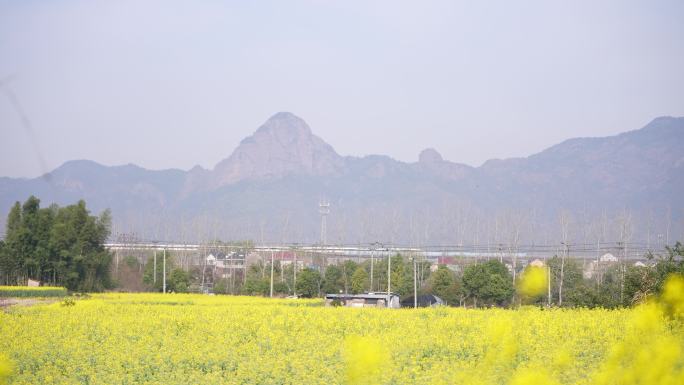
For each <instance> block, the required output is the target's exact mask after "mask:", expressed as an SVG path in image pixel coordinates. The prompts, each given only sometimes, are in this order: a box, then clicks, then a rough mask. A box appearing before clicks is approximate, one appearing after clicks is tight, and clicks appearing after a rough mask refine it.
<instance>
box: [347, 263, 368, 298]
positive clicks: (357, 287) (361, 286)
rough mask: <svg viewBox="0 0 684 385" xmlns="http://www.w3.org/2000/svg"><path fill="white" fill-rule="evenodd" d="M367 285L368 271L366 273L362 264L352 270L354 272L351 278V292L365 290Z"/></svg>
mask: <svg viewBox="0 0 684 385" xmlns="http://www.w3.org/2000/svg"><path fill="white" fill-rule="evenodd" d="M367 287H368V273H366V269H364V268H363V267H362V266H359V267H357V268H356V271H354V274H353V275H352V278H351V288H352V293H353V294H359V293H363V292H364V291H366V288H367Z"/></svg>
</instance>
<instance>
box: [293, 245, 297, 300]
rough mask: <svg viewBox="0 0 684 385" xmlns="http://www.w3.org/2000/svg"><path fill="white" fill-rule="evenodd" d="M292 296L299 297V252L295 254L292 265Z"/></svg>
mask: <svg viewBox="0 0 684 385" xmlns="http://www.w3.org/2000/svg"><path fill="white" fill-rule="evenodd" d="M292 281H293V283H292V294H294V296H295V297H296V296H297V250H295V252H294V263H293V264H292Z"/></svg>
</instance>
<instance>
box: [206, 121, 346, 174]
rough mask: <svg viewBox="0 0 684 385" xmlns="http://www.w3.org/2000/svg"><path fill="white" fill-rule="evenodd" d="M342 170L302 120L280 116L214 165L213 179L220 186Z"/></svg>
mask: <svg viewBox="0 0 684 385" xmlns="http://www.w3.org/2000/svg"><path fill="white" fill-rule="evenodd" d="M343 168H344V160H343V158H342V157H341V156H339V155H338V154H337V153H336V152H335V150H334V149H333V148H332V147H331V146H330V145H329V144H327V143H325V142H324V141H323V140H322V139H321V138H319V137H317V136H316V135H314V134H313V133H312V132H311V128H310V127H309V125H308V124H306V122H305V121H304V120H303V119H302V118H300V117H298V116H296V115H294V114H292V113H290V112H279V113H277V114H275V115H273V116H272V117H270V118H269V119H268V120H267V121H266V122H265V123H264V124H262V125H261V127H259V128H258V129H257V130H256V132H255V133H254V134H253V135H251V136H249V137H247V138H245V139H244V140H243V141H242V142H241V143H240V145H239V146H238V147H237V148H236V149H235V151H234V152H233V154H232V155H231V156H230V157H229V158H227V159H225V160H223V161H221V162H220V163H219V164H218V165H216V168H215V169H214V171H213V173H214V175H213V177H214V179H215V180H216V181H218V184H219V185H225V184H229V183H233V182H236V181H239V180H244V179H264V178H280V177H283V176H286V175H289V174H299V175H330V174H335V173H338V172H339V171H341V170H342V169H343Z"/></svg>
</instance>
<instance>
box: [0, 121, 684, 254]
mask: <svg viewBox="0 0 684 385" xmlns="http://www.w3.org/2000/svg"><path fill="white" fill-rule="evenodd" d="M454 140H458V138H454ZM683 149H684V118H672V117H661V118H657V119H655V120H653V121H652V122H651V123H649V124H648V125H647V126H645V127H643V128H641V129H639V130H635V131H629V132H625V133H623V134H620V135H616V136H611V137H604V138H576V139H570V140H567V141H565V142H562V143H560V144H558V145H555V146H553V147H551V148H549V149H547V150H544V151H542V152H540V153H538V154H534V155H531V156H529V157H527V158H513V159H505V160H498V159H497V160H490V161H487V162H485V163H484V164H483V165H482V166H480V167H471V166H468V165H464V164H459V163H454V162H451V161H449V160H446V159H444V158H443V156H442V155H440V154H439V153H438V152H437V151H435V150H433V149H426V150H424V151H422V152H421V153H420V154H419V155H418V160H417V161H416V162H414V163H405V162H400V161H397V160H394V159H392V158H389V157H387V156H382V155H370V156H365V157H350V156H342V155H340V154H338V153H337V152H336V151H335V149H334V148H333V147H332V146H331V145H329V144H327V143H326V142H325V141H324V140H323V139H321V138H319V137H317V136H316V135H314V134H313V133H312V130H311V128H310V127H309V126H308V125H307V124H306V122H305V121H304V120H302V119H301V118H299V117H297V116H295V115H293V114H291V113H288V112H280V113H277V114H275V115H274V116H272V117H271V118H270V119H268V121H266V122H265V123H264V124H263V125H262V126H261V127H259V128H258V129H257V130H256V132H255V133H254V134H253V135H252V136H250V137H247V138H245V139H244V140H243V141H242V142H241V143H240V145H239V146H238V147H237V148H236V149H235V150H234V151H233V153H232V154H231V155H230V156H229V157H227V158H226V159H224V160H223V161H221V162H219V163H218V164H217V165H216V166H215V167H214V169H212V170H207V169H203V168H201V167H195V168H193V169H191V170H189V171H182V170H162V171H153V170H146V169H143V168H141V167H138V166H135V165H132V164H129V165H124V166H114V167H108V166H103V165H100V164H97V163H95V162H92V161H87V160H77V161H70V162H67V163H65V164H64V165H62V166H61V167H59V168H57V169H55V170H54V171H52V172H51V173H49V174H47V175H45V176H43V177H41V178H35V179H13V178H0V215H2V221H3V223H4V220H5V217H6V215H7V212H8V211H9V208H10V206H11V205H12V204H13V203H14V202H15V201H17V200H19V201H23V200H25V199H26V198H27V197H28V196H29V195H31V194H34V195H36V196H38V197H39V198H40V199H41V201H42V202H43V205H47V204H49V203H50V202H56V203H59V204H68V203H73V202H74V201H76V200H78V199H85V200H86V202H87V203H88V206H89V207H90V208H91V210H93V211H96V212H97V211H101V210H103V209H105V208H110V209H111V210H112V214H113V218H114V229H113V231H114V233H136V234H137V236H138V237H140V238H143V239H154V240H160V239H164V240H176V241H181V240H185V241H196V240H206V239H222V240H238V239H253V240H255V241H257V242H260V241H265V242H307V243H308V242H311V243H313V242H317V241H318V240H319V239H320V238H319V237H320V217H319V215H318V203H319V201H320V200H322V199H324V200H327V201H329V202H330V203H331V214H330V216H329V219H328V231H327V233H328V235H327V238H328V242H329V243H369V242H374V241H382V242H392V243H395V244H399V243H401V244H413V245H418V244H422V245H428V244H433V245H434V244H452V245H453V244H485V243H502V242H508V241H509V240H511V239H513V238H517V242H519V243H527V244H530V243H537V244H539V243H549V244H553V243H557V242H558V240H559V239H560V238H559V226H558V217H559V213H561V212H565V213H567V216H568V217H569V218H570V225H569V232H570V233H571V235H570V237H571V238H572V239H574V240H576V241H583V242H593V243H595V242H596V240H597V238H598V239H601V240H603V241H610V240H612V241H616V240H619V239H625V240H629V241H642V242H649V243H656V242H665V240H666V239H667V240H668V241H672V240H675V239H682V238H684V237H683V234H682V231H684V223H683V220H684V200H683V199H682V198H681V197H682V196H684V178H683V177H684V150H683ZM378 151H382V148H379V149H378ZM160 156H173V154H163V153H162V154H160Z"/></svg>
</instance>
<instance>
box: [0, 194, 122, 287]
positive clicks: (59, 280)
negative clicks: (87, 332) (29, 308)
mask: <svg viewBox="0 0 684 385" xmlns="http://www.w3.org/2000/svg"><path fill="white" fill-rule="evenodd" d="M110 222H111V217H110V215H109V212H108V211H105V212H104V213H102V215H101V216H100V217H95V216H91V215H90V213H89V211H88V210H87V209H86V204H85V202H84V201H79V202H78V203H77V204H75V205H70V206H66V207H63V208H60V207H58V206H56V205H52V206H50V207H48V208H43V209H41V208H40V200H38V199H37V198H36V197H34V196H31V197H29V198H28V199H27V200H26V202H24V204H23V205H21V206H20V205H19V203H18V202H17V203H15V205H14V206H13V207H12V210H11V211H10V213H9V215H8V219H7V236H6V244H5V247H4V249H5V250H4V253H3V254H4V256H3V257H2V258H1V259H0V264H1V265H2V266H0V271H1V273H0V281H3V282H5V283H24V282H25V281H26V279H27V278H31V279H35V280H39V281H43V282H47V283H51V284H57V285H64V286H66V287H67V288H68V289H69V290H79V291H101V290H103V289H105V288H107V287H111V281H110V277H109V265H110V263H111V255H110V254H109V253H108V252H107V250H105V248H104V242H105V240H106V239H107V237H108V236H109V231H110V230H109V226H110Z"/></svg>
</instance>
